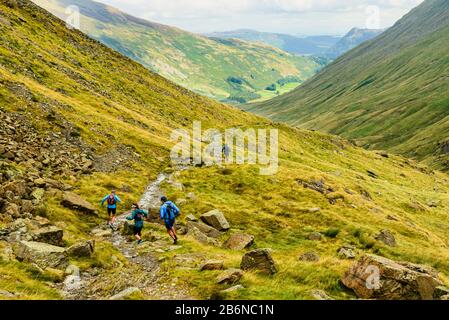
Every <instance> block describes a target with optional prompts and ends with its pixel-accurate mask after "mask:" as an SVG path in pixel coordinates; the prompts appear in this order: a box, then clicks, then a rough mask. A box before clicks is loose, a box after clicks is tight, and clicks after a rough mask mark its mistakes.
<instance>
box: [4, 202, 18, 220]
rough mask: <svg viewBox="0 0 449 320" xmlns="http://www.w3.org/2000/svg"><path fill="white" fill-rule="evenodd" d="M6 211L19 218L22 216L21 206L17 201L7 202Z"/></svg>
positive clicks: (9, 214) (7, 213)
mask: <svg viewBox="0 0 449 320" xmlns="http://www.w3.org/2000/svg"><path fill="white" fill-rule="evenodd" d="M4 213H5V214H6V215H8V216H11V217H13V218H18V217H19V216H20V207H19V206H18V205H17V204H15V203H11V202H7V203H6V205H5V208H4Z"/></svg>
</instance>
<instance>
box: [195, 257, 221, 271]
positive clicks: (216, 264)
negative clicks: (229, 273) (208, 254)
mask: <svg viewBox="0 0 449 320" xmlns="http://www.w3.org/2000/svg"><path fill="white" fill-rule="evenodd" d="M223 265H224V262H223V261H221V260H209V261H206V262H205V263H204V264H203V265H202V266H201V268H200V271H205V270H223Z"/></svg>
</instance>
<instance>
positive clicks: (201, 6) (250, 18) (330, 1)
mask: <svg viewBox="0 0 449 320" xmlns="http://www.w3.org/2000/svg"><path fill="white" fill-rule="evenodd" d="M97 1H100V2H103V3H107V4H110V5H112V6H115V7H118V8H120V9H122V10H124V11H126V12H129V13H130V14H133V15H136V16H139V17H143V18H147V19H149V20H153V21H156V22H161V23H167V24H172V25H176V26H178V27H181V28H185V29H188V30H191V31H197V32H210V31H216V30H230V29H236V28H242V27H245V28H254V29H263V30H265V31H278V32H290V33H304V32H303V30H305V29H311V30H310V32H312V33H315V34H318V33H327V34H331V33H342V32H345V31H347V29H348V28H351V27H352V26H360V27H363V26H364V19H365V20H366V19H367V16H366V15H367V13H366V12H365V9H366V7H367V6H373V5H374V6H378V7H379V10H380V18H381V27H387V26H390V25H391V24H393V23H394V22H395V21H396V20H397V19H399V18H400V17H401V16H402V15H403V14H405V13H406V12H407V11H408V10H410V9H411V8H413V7H415V6H416V5H418V4H419V3H421V2H422V1H423V0H127V1H123V0H97ZM294 21H296V22H294ZM318 22H320V23H318ZM337 22H338V25H336V23H337ZM264 25H266V26H267V27H269V28H266V27H264ZM273 28H274V29H273ZM292 28H293V29H292ZM267 29H269V30H267ZM313 30H316V32H313ZM310 32H309V31H308V32H307V33H310Z"/></svg>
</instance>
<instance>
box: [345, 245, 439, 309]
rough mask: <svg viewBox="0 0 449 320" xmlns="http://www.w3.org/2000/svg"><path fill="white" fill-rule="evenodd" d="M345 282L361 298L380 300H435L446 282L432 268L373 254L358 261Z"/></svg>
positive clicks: (348, 273) (346, 275)
mask: <svg viewBox="0 0 449 320" xmlns="http://www.w3.org/2000/svg"><path fill="white" fill-rule="evenodd" d="M341 281H342V283H343V284H344V285H345V286H346V287H348V288H349V289H352V290H354V292H355V294H356V295H357V297H359V298H361V299H380V300H431V299H433V296H434V293H435V291H437V290H436V288H437V287H439V286H442V285H443V284H442V282H441V281H440V280H439V279H438V273H437V272H436V271H435V270H433V269H431V268H429V267H426V266H421V265H415V264H411V263H399V262H395V261H392V260H389V259H386V258H384V257H379V256H376V255H370V254H367V255H365V256H363V257H362V258H361V259H360V260H359V261H358V262H356V263H355V264H354V265H353V266H352V267H351V268H350V269H349V270H348V271H347V272H346V273H345V274H344V275H343V277H342V279H341ZM437 292H438V291H437Z"/></svg>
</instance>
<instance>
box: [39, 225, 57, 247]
mask: <svg viewBox="0 0 449 320" xmlns="http://www.w3.org/2000/svg"><path fill="white" fill-rule="evenodd" d="M63 235H64V231H63V230H62V229H61V228H58V227H55V226H48V227H43V228H40V229H38V230H36V231H33V232H32V234H31V236H32V239H33V241H35V242H44V243H48V244H52V245H54V246H58V247H62V246H64V241H63V240H62V238H63Z"/></svg>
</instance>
